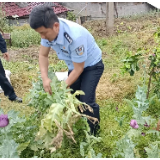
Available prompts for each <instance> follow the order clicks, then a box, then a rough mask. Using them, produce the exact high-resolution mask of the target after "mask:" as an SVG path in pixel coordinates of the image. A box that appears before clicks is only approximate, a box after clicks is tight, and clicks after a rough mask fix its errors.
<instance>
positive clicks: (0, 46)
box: [0, 34, 22, 103]
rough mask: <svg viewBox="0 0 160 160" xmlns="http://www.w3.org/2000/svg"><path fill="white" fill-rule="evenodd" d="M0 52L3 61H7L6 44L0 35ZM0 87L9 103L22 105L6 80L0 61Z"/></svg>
mask: <svg viewBox="0 0 160 160" xmlns="http://www.w3.org/2000/svg"><path fill="white" fill-rule="evenodd" d="M0 50H1V52H2V54H3V57H4V59H6V60H7V61H9V54H8V52H7V47H6V42H5V40H4V39H3V37H2V35H1V34H0ZM0 86H1V88H2V89H3V91H4V95H5V96H8V98H9V100H10V101H15V102H19V103H22V99H21V98H19V97H17V95H16V94H15V91H14V89H13V87H12V86H11V84H10V83H9V81H8V79H7V78H6V75H5V70H4V68H3V65H2V61H1V59H0Z"/></svg>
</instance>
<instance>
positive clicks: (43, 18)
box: [29, 5, 59, 29]
mask: <svg viewBox="0 0 160 160" xmlns="http://www.w3.org/2000/svg"><path fill="white" fill-rule="evenodd" d="M55 22H59V20H58V17H57V15H56V14H55V13H54V11H53V8H52V7H50V6H47V5H39V6H36V7H34V8H33V9H32V11H31V13H30V15H29V24H30V26H31V28H33V29H37V28H39V27H42V26H43V27H45V28H52V27H53V24H54V23H55Z"/></svg>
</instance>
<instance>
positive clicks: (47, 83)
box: [43, 77, 52, 95]
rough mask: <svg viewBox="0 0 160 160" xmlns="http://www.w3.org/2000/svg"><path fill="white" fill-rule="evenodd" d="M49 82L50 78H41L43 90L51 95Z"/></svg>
mask: <svg viewBox="0 0 160 160" xmlns="http://www.w3.org/2000/svg"><path fill="white" fill-rule="evenodd" d="M50 83H51V80H50V79H49V78H48V77H47V78H45V79H43V88H44V90H45V92H48V93H49V94H50V95H51V94H52V89H51V85H50Z"/></svg>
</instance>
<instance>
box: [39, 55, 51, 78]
mask: <svg viewBox="0 0 160 160" xmlns="http://www.w3.org/2000/svg"><path fill="white" fill-rule="evenodd" d="M48 65H49V62H48V57H45V56H41V55H40V56H39V67H40V71H41V77H42V79H45V78H47V77H48Z"/></svg>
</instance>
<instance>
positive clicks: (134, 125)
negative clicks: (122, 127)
mask: <svg viewBox="0 0 160 160" xmlns="http://www.w3.org/2000/svg"><path fill="white" fill-rule="evenodd" d="M130 126H131V127H132V128H135V129H137V128H139V126H138V124H137V121H136V120H134V119H132V120H131V122H130Z"/></svg>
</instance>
